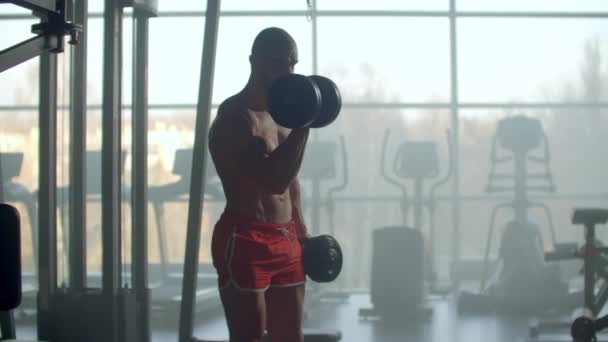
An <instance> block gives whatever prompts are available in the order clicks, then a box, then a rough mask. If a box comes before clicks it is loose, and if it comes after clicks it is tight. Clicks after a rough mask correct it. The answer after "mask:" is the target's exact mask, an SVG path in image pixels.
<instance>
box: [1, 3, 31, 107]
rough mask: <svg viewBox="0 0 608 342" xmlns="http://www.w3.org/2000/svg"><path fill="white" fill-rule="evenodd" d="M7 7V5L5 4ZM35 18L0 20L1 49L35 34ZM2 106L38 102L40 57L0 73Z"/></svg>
mask: <svg viewBox="0 0 608 342" xmlns="http://www.w3.org/2000/svg"><path fill="white" fill-rule="evenodd" d="M3 7H6V6H3ZM35 23H36V21H35V20H2V21H0V32H4V34H1V35H0V50H4V49H7V48H9V47H11V46H13V45H15V44H18V43H20V42H22V41H24V40H26V39H30V38H32V37H34V36H33V34H32V33H31V26H32V24H35ZM0 89H2V91H1V92H0V106H2V105H34V104H37V103H38V58H32V59H30V60H28V61H26V62H24V63H21V64H19V65H17V66H15V67H13V68H10V69H8V70H6V71H4V72H2V73H0Z"/></svg>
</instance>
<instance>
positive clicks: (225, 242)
mask: <svg viewBox="0 0 608 342" xmlns="http://www.w3.org/2000/svg"><path fill="white" fill-rule="evenodd" d="M211 257H212V259H213V266H215V269H216V270H217V274H218V286H219V288H220V290H221V289H224V288H226V287H228V286H230V285H233V286H234V287H235V288H237V289H239V290H245V291H265V290H266V289H268V288H269V287H271V286H272V287H289V286H297V285H301V284H304V282H305V280H306V275H305V274H304V267H303V266H302V247H301V246H300V243H299V241H298V238H297V233H296V226H295V224H294V223H293V222H289V223H266V222H251V221H245V220H243V219H239V218H235V217H230V216H228V215H226V214H224V215H222V217H221V218H220V220H219V221H218V222H217V224H216V225H215V229H214V230H213V238H212V240H211Z"/></svg>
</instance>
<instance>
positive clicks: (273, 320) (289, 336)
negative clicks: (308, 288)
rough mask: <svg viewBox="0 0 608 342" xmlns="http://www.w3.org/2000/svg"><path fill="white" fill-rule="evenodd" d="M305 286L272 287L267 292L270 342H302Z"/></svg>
mask: <svg viewBox="0 0 608 342" xmlns="http://www.w3.org/2000/svg"><path fill="white" fill-rule="evenodd" d="M303 304H304V284H302V285H297V286H291V287H272V286H271V287H270V288H269V289H268V290H267V291H266V308H267V317H268V324H267V328H268V335H269V336H270V342H302V341H304V337H303V336H302V317H303V309H302V306H303Z"/></svg>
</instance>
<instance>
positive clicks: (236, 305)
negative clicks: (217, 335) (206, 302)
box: [220, 286, 266, 342]
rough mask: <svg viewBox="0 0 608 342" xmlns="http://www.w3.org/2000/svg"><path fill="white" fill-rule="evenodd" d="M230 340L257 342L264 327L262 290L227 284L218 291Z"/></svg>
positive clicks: (232, 341) (264, 316) (264, 310)
mask: <svg viewBox="0 0 608 342" xmlns="http://www.w3.org/2000/svg"><path fill="white" fill-rule="evenodd" d="M220 297H221V299H222V304H223V306H224V313H225V314H226V321H227V323H228V330H229V332H230V342H259V341H261V339H262V336H263V335H264V330H265V328H266V303H265V299H264V292H261V291H259V292H253V291H242V290H238V289H236V288H235V287H234V286H228V287H227V288H225V289H223V290H221V291H220Z"/></svg>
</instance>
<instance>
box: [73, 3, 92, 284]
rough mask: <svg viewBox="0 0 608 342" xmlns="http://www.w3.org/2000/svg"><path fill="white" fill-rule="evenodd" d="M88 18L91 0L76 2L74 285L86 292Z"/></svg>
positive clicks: (74, 69)
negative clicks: (79, 31)
mask: <svg viewBox="0 0 608 342" xmlns="http://www.w3.org/2000/svg"><path fill="white" fill-rule="evenodd" d="M87 17H88V0H78V1H75V4H74V21H75V22H76V23H78V24H80V25H82V33H81V34H80V37H79V44H78V45H74V46H72V61H71V69H72V70H71V75H72V77H71V78H70V81H71V82H70V83H71V84H70V86H71V89H70V94H71V106H70V112H71V113H70V116H71V118H70V136H71V143H70V196H69V203H70V204H69V205H70V206H69V208H70V209H69V210H70V213H69V215H70V220H69V222H70V234H69V235H70V236H69V239H70V243H69V260H70V263H69V264H70V268H69V269H70V272H69V273H70V287H71V288H72V289H73V290H74V291H76V292H81V291H84V289H85V287H86V275H87V268H86V267H87V263H86V254H85V252H86V233H85V231H86V202H85V181H84V170H86V159H85V150H86V128H87V121H86V117H87V108H86V106H87V87H86V84H87Z"/></svg>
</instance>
